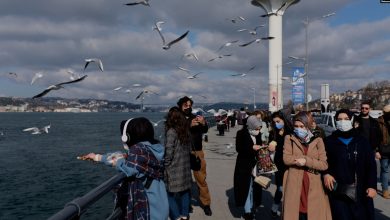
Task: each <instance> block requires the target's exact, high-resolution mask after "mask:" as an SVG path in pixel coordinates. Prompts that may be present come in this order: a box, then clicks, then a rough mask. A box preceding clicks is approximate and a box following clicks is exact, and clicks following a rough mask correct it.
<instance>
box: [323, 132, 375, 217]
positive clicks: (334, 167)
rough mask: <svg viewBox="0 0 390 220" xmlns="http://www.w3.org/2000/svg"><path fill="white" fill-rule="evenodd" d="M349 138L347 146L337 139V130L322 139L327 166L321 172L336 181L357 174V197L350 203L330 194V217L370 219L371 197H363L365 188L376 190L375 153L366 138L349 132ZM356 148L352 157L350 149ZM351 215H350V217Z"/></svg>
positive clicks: (348, 182)
mask: <svg viewBox="0 0 390 220" xmlns="http://www.w3.org/2000/svg"><path fill="white" fill-rule="evenodd" d="M351 133H352V137H353V139H352V140H351V142H350V143H349V144H348V145H345V144H344V143H343V142H342V141H340V140H339V135H340V132H339V131H335V132H333V134H332V135H330V136H328V137H327V138H326V139H325V149H326V154H327V157H328V165H329V168H328V170H327V171H326V172H325V173H328V174H330V175H332V176H333V177H334V178H335V180H336V181H337V182H338V184H340V183H345V184H351V183H353V182H354V179H355V170H356V174H357V199H358V201H357V202H356V203H350V202H347V201H345V200H343V199H342V198H338V197H337V196H335V195H334V194H332V193H330V195H329V202H330V205H331V209H332V216H333V220H338V219H340V220H350V219H351V220H352V219H353V220H372V219H374V218H375V217H374V203H373V199H371V198H369V197H367V193H366V190H367V188H373V189H376V182H377V178H376V163H375V155H374V152H373V151H372V150H371V147H370V144H369V143H368V141H367V139H366V138H364V137H363V136H361V135H359V134H358V133H357V132H355V131H352V132H351ZM355 147H356V151H357V158H356V160H355V157H354V153H353V152H354V151H355ZM352 216H354V217H352Z"/></svg>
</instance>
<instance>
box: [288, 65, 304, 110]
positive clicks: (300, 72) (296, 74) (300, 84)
mask: <svg viewBox="0 0 390 220" xmlns="http://www.w3.org/2000/svg"><path fill="white" fill-rule="evenodd" d="M304 76H305V68H304V67H293V68H292V82H291V84H292V92H291V94H292V101H293V104H294V105H297V104H302V103H305V77H304Z"/></svg>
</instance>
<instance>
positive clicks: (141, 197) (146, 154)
mask: <svg viewBox="0 0 390 220" xmlns="http://www.w3.org/2000/svg"><path fill="white" fill-rule="evenodd" d="M125 165H126V166H128V167H132V168H135V169H136V170H137V171H138V172H139V173H141V174H144V177H143V178H132V181H130V182H128V188H127V189H128V201H127V216H126V217H127V218H126V219H127V220H149V219H150V209H149V201H148V197H147V195H146V190H145V188H148V187H145V186H144V184H143V182H144V181H145V180H146V182H147V183H148V182H149V181H152V180H153V179H156V180H161V179H162V177H163V169H164V166H163V161H158V160H157V159H156V157H155V156H154V154H153V152H152V151H151V150H150V149H148V147H147V146H146V145H144V144H143V143H138V144H136V145H133V146H131V147H130V148H129V153H128V156H127V158H126V161H125Z"/></svg>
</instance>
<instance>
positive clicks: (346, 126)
mask: <svg viewBox="0 0 390 220" xmlns="http://www.w3.org/2000/svg"><path fill="white" fill-rule="evenodd" d="M336 128H337V129H338V130H340V131H349V130H351V129H352V123H351V121H350V120H340V121H336Z"/></svg>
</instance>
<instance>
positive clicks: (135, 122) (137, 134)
mask: <svg viewBox="0 0 390 220" xmlns="http://www.w3.org/2000/svg"><path fill="white" fill-rule="evenodd" d="M126 121H127V120H124V121H122V122H121V125H120V129H121V135H123V130H124V129H123V128H124V127H125V123H126ZM126 133H127V134H128V136H129V137H130V140H128V141H127V142H126V144H127V146H129V147H130V146H133V145H134V144H137V143H139V142H143V141H149V142H150V143H151V144H157V143H159V141H158V140H156V139H155V138H154V128H153V125H152V123H150V121H149V120H148V119H147V118H144V117H140V118H133V119H131V121H130V122H129V123H128V124H127V128H126Z"/></svg>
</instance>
